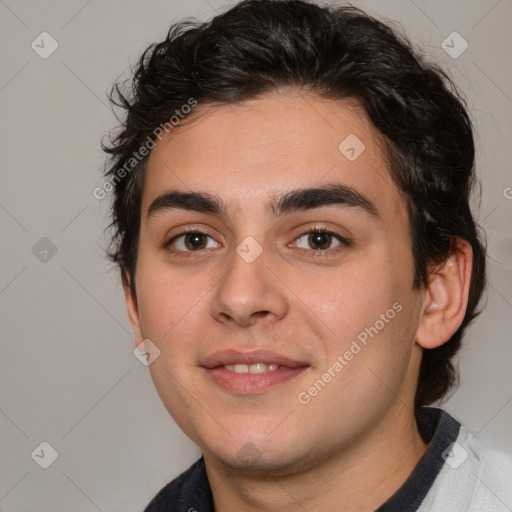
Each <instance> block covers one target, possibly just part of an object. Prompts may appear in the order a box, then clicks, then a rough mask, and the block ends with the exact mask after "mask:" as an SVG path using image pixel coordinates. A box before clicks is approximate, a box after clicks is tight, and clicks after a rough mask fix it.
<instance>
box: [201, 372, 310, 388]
mask: <svg viewBox="0 0 512 512" xmlns="http://www.w3.org/2000/svg"><path fill="white" fill-rule="evenodd" d="M307 368H308V367H307V366H301V367H299V368H285V367H280V368H278V369H277V370H274V371H271V372H264V373H235V372H230V371H229V370H226V369H225V368H223V367H218V368H205V370H206V372H207V373H208V375H209V376H210V377H211V378H212V379H213V381H214V382H215V383H216V384H217V385H218V386H220V387H221V388H224V389H226V390H228V391H231V392H234V393H239V394H242V395H250V394H255V393H258V392H261V391H265V390H267V389H269V388H271V387H272V386H275V385H277V384H282V383H283V382H286V381H289V380H291V379H293V378H294V377H297V375H299V374H300V373H302V372H303V371H304V370H306V369H307Z"/></svg>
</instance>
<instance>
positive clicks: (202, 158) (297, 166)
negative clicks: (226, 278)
mask: <svg viewBox="0 0 512 512" xmlns="http://www.w3.org/2000/svg"><path fill="white" fill-rule="evenodd" d="M333 183H339V184H341V185H345V186H347V187H351V188H353V189H354V190H356V191H358V192H360V193H361V194H363V195H364V196H366V197H369V198H370V199H371V201H372V202H374V203H375V204H376V205H377V207H378V209H379V211H380V210H381V209H382V210H384V211H386V210H388V211H389V212H388V213H390V214H393V213H395V214H396V213H397V209H400V208H402V209H403V208H404V206H403V204H402V202H401V201H397V199H398V198H399V195H400V194H399V193H398V190H397V188H396V186H395V185H394V183H393V181H392V179H391V177H390V174H389V170H388V164H387V160H386V158H385V156H384V153H383V149H382V142H381V138H380V137H379V135H378V133H377V131H376V129H375V128H374V127H373V126H372V125H371V123H370V122H369V120H368V119H367V117H366V115H365V113H364V111H363V110H362V108H360V107H358V105H357V104H355V103H354V102H349V101H338V100H336V101H334V100H328V99H323V98H320V97H318V96H316V95H313V94H307V93H305V92H298V91H279V92H274V93H272V94H267V95H265V96H261V97H258V98H256V99H253V100H248V101H244V102H242V103H237V104H229V105H220V106H219V105H216V106H214V105H203V106H202V105H201V103H199V106H198V107H197V108H196V112H195V113H194V114H193V115H192V116H191V117H189V118H188V119H186V120H185V123H184V124H183V125H182V126H179V125H178V128H177V129H175V130H174V131H173V132H171V133H170V134H169V135H168V136H167V137H165V138H163V139H162V140H161V141H160V142H158V143H157V145H156V147H155V148H154V149H153V150H152V152H151V155H150V158H149V162H148V166H147V171H146V179H145V186H144V194H143V205H142V208H143V215H145V212H146V211H147V208H148V206H149V205H150V204H151V202H152V201H153V200H154V199H155V198H157V197H158V196H159V195H162V194H163V193H165V192H167V191H169V190H176V189H178V190H181V191H185V192H196V191H201V192H208V193H210V194H213V195H216V196H219V197H221V198H222V200H223V203H224V204H225V205H226V207H227V209H230V210H231V213H232V214H233V215H235V214H238V213H240V212H243V211H249V210H251V211H252V212H253V213H254V212H256V211H257V210H258V212H259V210H260V208H264V207H265V206H268V205H269V202H270V200H271V198H275V197H276V196H282V195H283V194H285V193H286V192H287V191H289V190H296V189H298V188H306V187H319V186H322V185H324V184H333Z"/></svg>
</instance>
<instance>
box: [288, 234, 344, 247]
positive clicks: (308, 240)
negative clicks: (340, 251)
mask: <svg viewBox="0 0 512 512" xmlns="http://www.w3.org/2000/svg"><path fill="white" fill-rule="evenodd" d="M342 243H345V242H344V239H343V238H342V237H340V236H339V235H337V234H335V233H330V232H328V231H309V232H308V233H304V234H303V235H302V236H300V237H299V238H297V246H298V247H301V248H303V249H313V250H315V251H326V250H328V249H334V248H335V247H337V246H339V245H341V244H342Z"/></svg>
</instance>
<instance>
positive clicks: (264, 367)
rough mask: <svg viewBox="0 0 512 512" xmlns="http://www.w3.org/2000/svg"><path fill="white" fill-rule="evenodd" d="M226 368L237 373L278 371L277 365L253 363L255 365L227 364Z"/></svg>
mask: <svg viewBox="0 0 512 512" xmlns="http://www.w3.org/2000/svg"><path fill="white" fill-rule="evenodd" d="M224 368H226V370H228V371H230V372H235V373H265V372H273V371H275V370H277V368H278V365H277V364H273V363H272V364H265V363H253V364H226V365H224Z"/></svg>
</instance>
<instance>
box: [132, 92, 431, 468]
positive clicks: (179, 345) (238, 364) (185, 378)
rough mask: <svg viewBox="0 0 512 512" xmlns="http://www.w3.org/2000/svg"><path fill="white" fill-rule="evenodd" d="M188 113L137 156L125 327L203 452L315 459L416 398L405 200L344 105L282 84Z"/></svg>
mask: <svg viewBox="0 0 512 512" xmlns="http://www.w3.org/2000/svg"><path fill="white" fill-rule="evenodd" d="M199 109H200V110H199ZM194 116H196V117H195V118H194V119H193V118H190V119H189V120H188V121H189V124H187V125H186V126H185V125H184V126H181V127H179V128H178V129H177V130H175V131H174V132H173V133H172V134H171V135H170V136H169V137H168V138H167V139H162V141H160V142H159V143H158V144H157V146H156V147H155V148H154V149H153V150H152V153H151V155H150V158H149V162H148V167H147V174H146V180H145V186H144V193H143V200H142V213H141V230H140V243H139V256H138V263H137V268H136V279H135V286H136V292H137V302H136V303H135V301H134V300H133V298H132V297H131V296H130V295H129V293H127V301H128V311H129V315H130V319H131V321H132V324H133V326H134V328H135V330H136V332H137V335H138V342H140V341H141V340H142V339H149V340H151V343H152V344H153V345H154V346H156V347H158V350H159V351H160V354H159V356H158V357H157V358H156V359H155V360H154V362H153V363H152V364H151V365H150V367H149V368H150V371H151V375H152V378H153V380H154V383H155V386H156V388H157V390H158V393H159V395H160V397H161V399H162V401H163V403H164V404H165V406H166V408H167V409H168V411H169V413H170V414H171V415H172V416H173V418H174V419H175V421H176V422H177V423H178V424H179V426H180V427H181V428H182V429H183V431H184V432H185V433H186V434H187V435H188V436H189V437H190V438H191V439H192V440H193V441H194V442H195V443H196V444H197V445H198V446H199V447H200V448H201V450H202V451H203V453H204V454H205V458H206V457H209V458H213V459H215V460H217V461H220V462H221V463H225V464H227V465H229V466H231V467H248V466H251V467H252V468H254V469H255V470H258V469H261V470H269V469H271V468H272V469H273V470H275V471H277V472H279V471H282V472H286V471H287V468H292V467H294V468H297V467H308V466H311V465H314V464H315V463H316V462H317V461H318V460H321V459H323V458H325V457H327V456H328V455H329V454H331V453H333V452H336V451H343V450H344V449H347V447H349V446H351V445H352V444H353V443H354V442H356V441H357V440H360V439H361V438H364V437H365V433H366V434H367V435H370V432H372V431H374V430H375V429H376V428H377V427H378V426H379V425H380V426H381V427H382V428H388V426H389V425H393V421H395V420H397V417H398V416H399V415H401V414H403V411H404V410H405V409H406V407H404V405H403V404H404V403H406V404H407V403H409V404H410V407H411V408H412V400H413V397H414V385H415V381H416V379H417V374H418V368H419V362H420V356H419V354H420V352H419V350H418V347H417V346H416V345H415V342H414V339H415V333H416V330H417V328H418V321H419V320H418V319H419V317H420V314H421V312H420V310H421V304H422V295H421V293H420V292H417V291H413V289H412V283H413V258H412V253H411V240H410V235H409V224H408V218H407V213H406V210H405V206H404V203H403V201H402V200H401V197H400V195H399V192H398V190H397V189H396V187H395V185H394V184H393V182H392V180H391V178H390V176H389V172H388V170H387V163H386V160H385V158H384V155H383V153H382V151H381V149H380V146H379V143H378V137H377V134H376V133H375V131H374V129H373V128H372V126H371V124H370V123H369V121H368V120H367V119H366V117H365V115H364V114H363V112H362V111H361V110H360V109H358V108H357V106H356V105H354V104H351V103H348V102H342V101H337V102H335V101H332V100H325V99H321V98H319V97H316V96H313V95H307V94H306V93H299V92H293V91H286V92H285V91H280V92H274V93H272V94H268V95H266V96H262V97H260V98H258V99H255V100H250V101H246V102H244V103H243V104H241V105H235V106H233V105H229V106H216V107H204V106H203V107H202V108H201V105H199V107H198V111H197V112H196V113H195V114H194ZM347 137H348V139H347ZM355 137H357V138H355ZM340 144H341V146H340ZM362 144H364V148H363V145H362ZM127 292H128V289H127ZM238 372H241V373H238ZM397 397H400V400H398V399H397Z"/></svg>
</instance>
